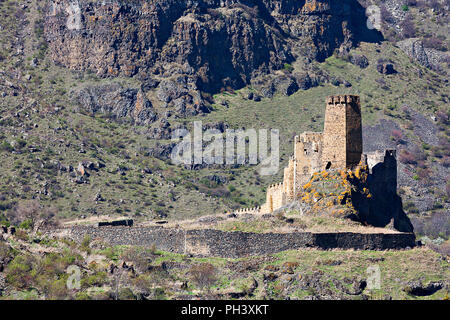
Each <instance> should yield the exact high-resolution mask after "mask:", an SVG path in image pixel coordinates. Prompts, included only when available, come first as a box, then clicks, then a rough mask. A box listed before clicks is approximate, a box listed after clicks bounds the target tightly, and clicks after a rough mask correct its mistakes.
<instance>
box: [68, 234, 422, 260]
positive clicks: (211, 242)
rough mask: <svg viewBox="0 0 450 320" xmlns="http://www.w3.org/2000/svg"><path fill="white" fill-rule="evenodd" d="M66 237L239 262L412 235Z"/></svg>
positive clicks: (401, 244) (392, 243)
mask: <svg viewBox="0 0 450 320" xmlns="http://www.w3.org/2000/svg"><path fill="white" fill-rule="evenodd" d="M66 235H67V236H68V237H70V238H72V239H74V240H75V241H81V240H82V239H83V238H84V237H85V235H88V236H90V237H91V239H92V240H101V241H103V242H105V243H106V244H109V245H138V246H152V245H155V246H156V248H157V249H159V250H163V251H168V252H174V253H181V254H193V255H194V256H216V257H224V258H239V257H246V256H259V255H265V254H272V253H277V252H281V251H286V250H295V249H299V248H318V249H356V250H387V249H406V248H412V247H414V246H415V236H414V234H412V233H395V234H382V233H367V234H362V233H310V232H296V233H244V232H224V231H219V230H211V229H204V230H182V229H169V228H163V227H102V228H97V227H73V228H71V229H69V232H68V233H66Z"/></svg>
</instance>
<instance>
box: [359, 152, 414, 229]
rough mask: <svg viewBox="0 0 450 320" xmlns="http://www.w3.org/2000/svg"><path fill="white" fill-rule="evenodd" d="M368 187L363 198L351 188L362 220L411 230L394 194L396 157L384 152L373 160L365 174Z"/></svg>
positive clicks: (376, 225) (395, 188) (395, 189)
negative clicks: (373, 163) (368, 191)
mask: <svg viewBox="0 0 450 320" xmlns="http://www.w3.org/2000/svg"><path fill="white" fill-rule="evenodd" d="M366 186H367V188H368V189H369V190H370V192H371V194H372V197H371V198H366V197H363V196H361V194H360V193H357V192H352V203H353V205H354V207H355V209H356V210H357V211H358V218H359V220H361V221H362V222H365V223H367V224H369V225H372V226H375V227H382V228H383V227H386V226H388V225H390V224H392V225H391V227H392V228H394V229H396V230H398V231H401V232H413V231H414V227H413V225H412V223H411V221H410V220H409V218H408V216H407V215H406V213H405V212H404V211H403V204H402V199H401V197H400V196H399V195H398V194H397V160H396V158H395V155H393V154H390V153H389V152H386V155H385V157H384V161H383V162H380V163H378V164H376V165H375V166H374V167H373V168H372V169H371V172H370V174H369V176H368V178H367V184H366Z"/></svg>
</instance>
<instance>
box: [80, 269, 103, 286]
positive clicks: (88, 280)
mask: <svg viewBox="0 0 450 320" xmlns="http://www.w3.org/2000/svg"><path fill="white" fill-rule="evenodd" d="M107 282H108V275H107V274H106V272H98V273H95V274H92V275H90V276H87V277H84V278H83V279H81V287H82V288H84V289H87V288H92V287H101V286H103V285H104V284H106V283H107Z"/></svg>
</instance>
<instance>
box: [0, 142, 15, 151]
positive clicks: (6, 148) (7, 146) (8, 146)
mask: <svg viewBox="0 0 450 320" xmlns="http://www.w3.org/2000/svg"><path fill="white" fill-rule="evenodd" d="M0 150H2V151H6V152H13V151H14V147H13V146H12V145H11V144H10V143H9V142H8V141H3V142H2V144H0Z"/></svg>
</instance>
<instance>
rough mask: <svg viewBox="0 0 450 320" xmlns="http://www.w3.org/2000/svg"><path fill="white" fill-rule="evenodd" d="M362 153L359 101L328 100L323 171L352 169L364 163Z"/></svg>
mask: <svg viewBox="0 0 450 320" xmlns="http://www.w3.org/2000/svg"><path fill="white" fill-rule="evenodd" d="M362 151H363V146H362V125H361V104H360V100H359V97H358V96H353V95H345V96H332V97H328V98H327V108H326V114H325V129H324V132H323V150H322V168H323V169H347V168H352V167H354V166H356V165H357V164H358V163H359V162H360V160H361V155H362Z"/></svg>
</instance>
